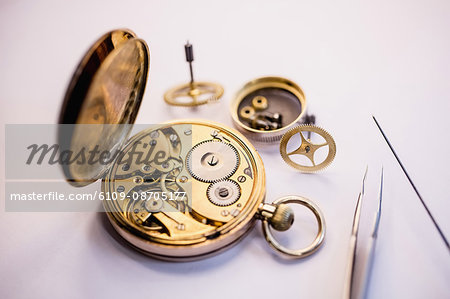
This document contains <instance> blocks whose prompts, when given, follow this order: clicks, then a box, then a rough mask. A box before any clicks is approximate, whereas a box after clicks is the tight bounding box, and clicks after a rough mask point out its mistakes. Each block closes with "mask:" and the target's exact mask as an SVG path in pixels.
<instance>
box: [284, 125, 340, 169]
mask: <svg viewBox="0 0 450 299" xmlns="http://www.w3.org/2000/svg"><path fill="white" fill-rule="evenodd" d="M302 132H308V133H309V134H310V133H315V134H318V135H320V136H321V137H322V138H323V139H324V140H325V142H324V143H321V144H315V143H312V142H311V140H310V139H309V137H308V138H305V136H304V135H303V133H302ZM296 134H300V138H301V144H300V146H299V147H298V148H297V149H295V150H293V151H291V152H289V153H288V152H287V144H288V142H289V140H290V139H291V138H292V137H293V136H294V135H296ZM324 146H328V154H327V156H326V158H325V159H324V160H323V161H322V162H320V163H319V164H316V160H315V158H314V154H315V152H316V151H317V150H318V149H319V148H321V147H324ZM280 154H281V157H282V158H283V160H284V161H285V162H286V163H287V164H289V165H290V166H292V167H294V168H295V169H298V170H300V171H303V172H316V171H319V170H321V169H323V168H325V167H327V166H328V165H330V164H331V162H333V160H334V157H335V156H336V143H335V142H334V139H333V137H332V136H331V135H330V133H328V132H327V131H325V130H324V129H322V128H320V127H318V126H315V125H300V126H297V127H294V128H292V129H290V130H289V131H287V132H286V134H284V135H283V137H282V138H281V141H280ZM292 155H303V156H306V157H307V158H308V159H309V160H310V161H311V163H312V166H309V165H301V164H299V163H296V162H294V161H293V160H292V159H291V156H292Z"/></svg>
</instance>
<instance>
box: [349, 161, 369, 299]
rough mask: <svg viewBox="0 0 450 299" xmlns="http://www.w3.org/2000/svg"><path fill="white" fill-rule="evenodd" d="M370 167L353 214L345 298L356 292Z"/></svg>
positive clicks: (365, 174)
mask: <svg viewBox="0 0 450 299" xmlns="http://www.w3.org/2000/svg"><path fill="white" fill-rule="evenodd" d="M368 169H369V167H368V166H366V171H365V172H364V177H363V180H362V186H361V191H360V192H359V195H358V201H357V202H356V208H355V213H354V215H353V225H352V234H351V236H350V246H349V247H350V257H349V261H348V264H347V273H346V280H345V281H346V283H345V286H344V296H343V298H344V299H350V298H353V296H352V293H354V291H353V288H354V276H355V263H356V246H357V243H358V230H359V220H360V218H361V204H362V199H363V197H364V185H365V182H366V177H367V170H368ZM353 295H354V294H353Z"/></svg>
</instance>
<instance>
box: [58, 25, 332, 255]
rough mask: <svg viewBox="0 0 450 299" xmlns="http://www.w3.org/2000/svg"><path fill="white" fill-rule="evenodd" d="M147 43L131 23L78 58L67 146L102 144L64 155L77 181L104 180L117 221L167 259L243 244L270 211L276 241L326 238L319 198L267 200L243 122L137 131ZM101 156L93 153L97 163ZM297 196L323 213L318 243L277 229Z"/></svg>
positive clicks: (66, 105) (135, 242)
mask: <svg viewBox="0 0 450 299" xmlns="http://www.w3.org/2000/svg"><path fill="white" fill-rule="evenodd" d="M149 60H150V59H149V50H148V47H147V44H146V43H145V42H144V41H143V40H141V39H138V38H137V37H136V35H135V34H134V33H133V32H131V31H129V30H115V31H112V32H109V33H107V34H105V35H104V36H102V37H101V38H100V39H99V40H98V41H97V42H96V43H94V45H93V46H92V47H91V48H90V49H89V50H88V52H87V53H86V55H85V56H84V58H83V59H82V61H81V63H80V64H79V66H78V67H77V69H76V71H75V73H74V75H73V78H72V80H71V82H70V84H69V87H68V90H67V92H66V96H65V99H64V102H63V106H62V110H61V114H60V119H59V123H60V124H61V125H60V130H59V143H60V147H61V149H63V150H71V151H75V152H78V151H81V150H84V151H89V152H91V151H96V152H98V153H99V157H98V159H97V160H95V159H94V160H92V161H82V162H84V163H68V164H65V165H63V171H64V174H65V176H66V179H67V181H68V182H69V183H71V184H72V185H73V186H85V185H87V184H90V183H92V182H94V181H96V180H98V179H101V180H102V183H101V189H102V193H103V194H104V195H106V196H107V197H110V198H109V199H110V200H103V207H104V210H105V212H106V213H107V215H108V219H109V221H110V222H111V224H112V226H113V227H114V229H115V230H116V231H117V232H118V233H119V235H120V236H121V237H123V239H125V240H126V241H127V242H128V243H129V244H130V245H131V246H133V247H134V248H136V249H137V250H139V251H141V252H143V253H145V254H147V255H149V256H152V257H155V258H158V259H163V260H171V261H189V260H196V259H200V258H204V257H207V256H210V255H214V254H216V253H219V252H221V251H222V250H224V249H227V248H229V247H230V246H232V245H234V244H236V243H237V242H238V241H239V240H241V239H242V238H243V237H244V236H245V235H246V234H247V233H249V232H250V230H251V229H252V228H253V227H254V225H255V224H256V222H257V221H261V223H262V228H263V233H264V235H265V238H266V240H267V241H268V242H269V244H270V245H271V246H272V247H273V248H275V249H276V250H277V251H278V252H280V253H281V254H283V255H284V256H288V257H294V258H298V257H305V256H308V255H310V254H312V253H314V252H315V251H316V250H317V249H318V248H319V247H320V246H321V244H322V243H323V240H324V237H325V222H324V218H323V215H322V213H321V212H320V210H319V208H318V207H317V206H316V205H315V204H314V203H313V202H311V201H310V200H308V199H306V198H303V197H300V196H286V197H283V198H280V199H278V200H276V201H274V202H273V203H270V204H269V203H265V201H264V200H265V193H266V184H265V170H264V165H263V162H262V159H261V157H260V156H259V154H258V152H257V151H256V149H255V148H254V147H253V145H252V144H251V143H250V142H249V141H248V140H247V139H246V138H245V137H244V136H243V135H242V134H241V133H239V132H238V131H235V130H234V129H231V128H228V127H227V126H225V125H222V124H218V123H214V122H211V121H206V120H173V121H170V122H166V123H163V124H157V125H151V126H149V127H148V128H146V129H144V130H142V131H140V132H138V133H137V134H136V135H134V136H132V137H131V138H129V139H128V136H129V134H130V132H131V129H132V125H133V123H134V121H135V118H136V115H137V111H138V109H139V106H140V103H141V100H142V96H143V94H144V89H145V85H146V80H147V73H148V68H149ZM91 162H92V163H91ZM289 204H300V205H303V206H305V207H307V208H309V209H310V210H311V211H312V212H313V213H314V215H315V218H316V219H317V223H318V233H317V236H316V237H315V239H314V240H313V242H312V243H311V245H309V246H308V247H306V248H302V249H298V250H293V249H288V248H286V247H284V246H283V245H281V244H280V243H279V242H278V241H277V240H276V239H275V238H274V236H273V233H272V229H274V230H278V231H284V230H287V229H289V227H290V226H291V225H292V223H293V221H294V214H293V211H292V209H291V208H290V206H289Z"/></svg>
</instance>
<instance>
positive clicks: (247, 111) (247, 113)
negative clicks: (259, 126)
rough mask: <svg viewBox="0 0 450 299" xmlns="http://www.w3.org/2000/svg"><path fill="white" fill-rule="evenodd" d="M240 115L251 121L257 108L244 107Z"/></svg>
mask: <svg viewBox="0 0 450 299" xmlns="http://www.w3.org/2000/svg"><path fill="white" fill-rule="evenodd" d="M239 115H240V116H241V117H242V118H243V119H245V120H251V119H252V118H253V116H254V115H255V108H253V107H250V106H244V107H242V108H241V110H240V111H239Z"/></svg>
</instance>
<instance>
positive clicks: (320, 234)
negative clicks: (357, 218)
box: [259, 195, 326, 258]
mask: <svg viewBox="0 0 450 299" xmlns="http://www.w3.org/2000/svg"><path fill="white" fill-rule="evenodd" d="M289 203H291V204H292V203H295V204H299V205H303V206H305V207H307V208H308V209H310V210H311V211H312V212H313V213H314V216H315V217H316V220H317V225H318V231H317V235H316V238H315V239H314V241H313V242H312V243H311V244H310V245H309V246H307V247H306V248H302V249H296V250H295V249H289V248H286V247H284V246H283V245H281V244H280V243H279V242H278V241H277V240H276V239H275V237H274V236H273V234H272V232H271V230H270V226H272V227H273V228H274V229H276V228H277V226H276V225H274V224H273V222H274V221H273V218H275V217H276V215H277V210H278V208H279V207H280V206H283V205H286V204H289ZM290 213H291V212H288V214H290ZM259 216H260V217H261V219H262V228H263V233H264V236H265V238H266V240H267V242H269V244H270V246H272V247H273V248H274V249H275V250H277V251H278V252H280V253H282V254H283V255H285V256H286V257H290V258H303V257H306V256H309V255H311V254H313V253H314V252H316V251H317V250H318V249H319V247H320V246H321V245H322V244H323V240H324V238H325V231H326V228H325V220H324V217H323V215H322V212H321V211H320V209H319V208H318V207H317V206H316V205H315V204H314V203H313V202H312V201H310V200H309V199H307V198H304V197H301V196H294V195H291V196H286V197H282V198H280V199H277V200H276V201H274V202H273V203H272V204H261V206H260V209H259ZM282 218H284V219H285V221H287V225H283V226H282V228H285V227H286V226H289V227H290V225H291V224H292V222H293V217H292V218H291V217H290V216H288V217H282ZM291 219H292V220H291ZM289 222H290V223H289ZM289 227H288V228H289Z"/></svg>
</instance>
